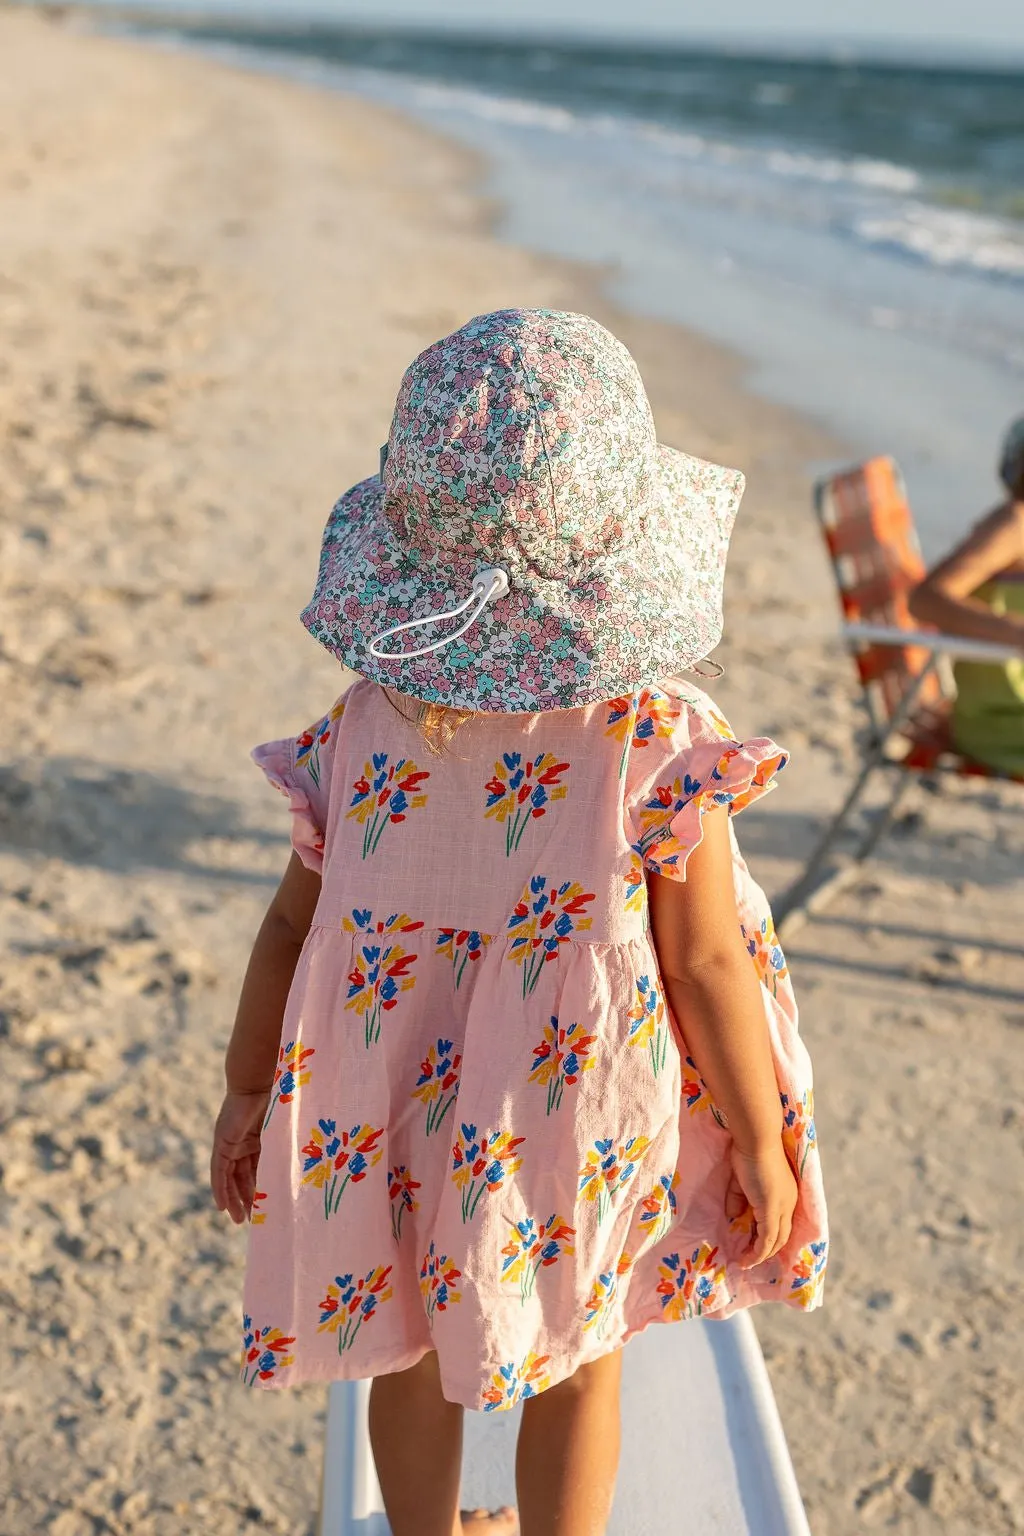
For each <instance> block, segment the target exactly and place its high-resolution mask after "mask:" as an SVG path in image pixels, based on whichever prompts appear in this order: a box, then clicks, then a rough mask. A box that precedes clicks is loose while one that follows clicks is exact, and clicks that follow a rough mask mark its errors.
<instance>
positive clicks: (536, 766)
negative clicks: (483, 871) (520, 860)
mask: <svg viewBox="0 0 1024 1536" xmlns="http://www.w3.org/2000/svg"><path fill="white" fill-rule="evenodd" d="M568 771H569V764H568V763H560V762H559V761H558V759H557V758H556V757H555V756H554V755H553V754H552V753H551V752H540V753H538V754H537V756H536V757H524V756H523V754H522V753H521V752H506V753H504V754H503V756H502V758H501V761H500V762H498V763H495V765H494V777H493V778H492V779H488V781H487V786H486V788H487V807H486V810H485V811H484V815H485V816H486V817H488V818H493V819H494V820H495V821H499V822H502V823H503V824H504V827H505V854H506V857H507V856H508V855H510V854H512V853H515V851H516V849H517V848H518V847H519V844H520V843H521V842H522V840H523V833H524V832H525V831H526V828H527V827H528V826H529V825H530V822H531V821H539V820H540V818H541V817H542V816H544V815H546V813H547V811H548V808H549V807H550V806H551V805H552V804H553V803H554V802H555V801H556V800H564V799H565V796H566V793H567V789H568V786H567V785H565V784H563V783H562V782H561V779H562V775H563V774H565V773H568Z"/></svg>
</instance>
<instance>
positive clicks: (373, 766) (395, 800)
mask: <svg viewBox="0 0 1024 1536" xmlns="http://www.w3.org/2000/svg"><path fill="white" fill-rule="evenodd" d="M429 778H430V774H429V773H428V772H427V770H426V769H421V768H417V766H416V764H415V763H414V762H413V761H412V760H411V759H410V758H405V757H402V758H399V760H398V761H397V762H396V763H392V762H391V761H390V759H389V758H388V754H387V753H386V752H374V754H373V758H372V761H371V762H368V763H367V764H366V765H365V766H364V768H363V772H362V776H361V777H360V778H358V779H357V780H356V782H355V783H354V784H353V786H352V788H353V790H354V791H355V793H354V794H353V796H352V800H351V807H350V809H349V810H348V811H346V813H345V815H346V818H347V819H348V820H350V821H351V820H353V819H354V820H356V821H358V822H359V824H360V826H361V827H362V829H363V858H364V859H367V858H369V857H370V855H371V854H373V853H376V851H377V848H378V845H379V843H380V840H381V838H382V837H383V835H384V829H385V828H386V827H389V826H396V825H397V824H398V823H399V822H402V821H405V819H406V817H407V815H408V814H409V812H410V811H418V810H420V809H421V808H422V807H423V806H425V805H426V803H427V796H426V792H425V791H423V790H421V789H420V785H421V784H422V783H423V782H424V781H425V780H426V779H429Z"/></svg>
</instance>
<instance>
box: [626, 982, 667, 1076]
mask: <svg viewBox="0 0 1024 1536" xmlns="http://www.w3.org/2000/svg"><path fill="white" fill-rule="evenodd" d="M636 995H637V1000H636V1002H635V1004H634V1005H633V1008H632V1010H631V1012H630V1015H629V1038H628V1040H627V1041H626V1044H627V1045H639V1046H644V1045H646V1046H647V1047H648V1049H649V1051H650V1057H651V1067H652V1069H653V1072H654V1075H655V1077H657V1076H658V1073H659V1072H660V1071H661V1070H662V1068H663V1067H664V1065H665V1057H666V1055H667V1054H668V1020H667V1017H666V1014H665V1001H664V998H663V997H662V995H661V993H660V992H659V991H658V988H657V985H656V984H655V983H654V982H653V981H651V980H650V979H649V978H648V977H646V976H638V977H637V981H636Z"/></svg>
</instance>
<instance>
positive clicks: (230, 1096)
mask: <svg viewBox="0 0 1024 1536" xmlns="http://www.w3.org/2000/svg"><path fill="white" fill-rule="evenodd" d="M319 895H320V876H319V875H317V874H313V873H312V872H311V871H310V870H308V869H307V868H306V867H305V865H304V864H303V863H302V861H301V859H300V858H299V856H298V854H295V853H293V854H292V857H291V861H290V863H289V865H288V868H287V869H286V871H285V875H284V879H283V880H282V881H281V884H280V885H279V886H278V889H277V894H276V895H275V897H274V899H273V901H272V902H271V903H270V907H269V909H268V911H267V915H266V917H265V918H264V919H263V925H262V927H261V928H260V931H259V934H258V936H257V939H256V943H255V945H254V946H253V951H252V956H251V958H250V960H249V967H248V970H247V971H246V973H245V981H244V982H243V984H242V995H241V997H240V999H239V1002H238V1012H237V1015H236V1017H235V1027H234V1031H233V1033H232V1035H231V1042H230V1044H229V1045H228V1051H227V1060H226V1062H225V1074H226V1077H227V1092H226V1093H225V1095H224V1102H223V1104H222V1105H221V1108H220V1114H219V1115H218V1116H217V1124H216V1127H215V1128H214V1133H213V1150H212V1153H211V1156H210V1185H211V1188H212V1189H213V1198H214V1200H215V1202H216V1205H217V1208H218V1210H221V1211H227V1213H228V1215H229V1216H230V1217H231V1219H232V1221H234V1222H243V1221H247V1220H248V1218H249V1212H250V1210H251V1207H252V1201H253V1195H254V1194H255V1191H256V1168H257V1165H258V1163H259V1155H260V1136H261V1133H262V1130H263V1117H264V1115H265V1113H266V1109H267V1101H268V1099H269V1098H270V1091H271V1088H272V1087H273V1083H274V1069H275V1067H276V1065H277V1053H278V1047H279V1043H280V1037H281V1025H282V1023H283V1021H284V1010H285V1004H286V1003H287V1001H288V991H289V988H290V987H291V984H292V977H293V976H294V975H295V967H296V965H297V964H298V959H299V954H300V952H301V949H302V946H303V943H304V942H305V939H306V935H307V933H308V932H309V925H310V923H311V922H312V921H313V913H314V911H315V909H316V904H317V900H318V898H319Z"/></svg>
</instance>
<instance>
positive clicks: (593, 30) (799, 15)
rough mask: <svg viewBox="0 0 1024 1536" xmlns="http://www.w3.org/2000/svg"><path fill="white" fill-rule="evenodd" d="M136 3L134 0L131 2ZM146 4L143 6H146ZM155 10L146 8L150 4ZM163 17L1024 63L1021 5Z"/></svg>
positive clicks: (339, 3)
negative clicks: (893, 52) (322, 21)
mask: <svg viewBox="0 0 1024 1536" xmlns="http://www.w3.org/2000/svg"><path fill="white" fill-rule="evenodd" d="M129 3H130V0H129ZM136 3H137V0H136ZM144 3H145V0H144ZM150 3H152V4H154V5H155V6H157V8H159V9H160V10H162V11H172V10H204V11H217V12H224V11H230V12H231V13H233V14H239V13H242V14H254V15H261V16H268V15H274V16H281V17H284V16H287V17H288V18H289V19H292V20H295V19H299V18H300V17H302V16H305V15H316V16H317V17H321V18H329V19H333V20H337V21H361V22H366V23H372V24H374V25H385V24H387V23H390V22H400V23H403V24H405V25H416V26H420V27H430V26H432V25H434V24H437V23H441V24H444V25H449V26H458V27H459V28H460V29H463V30H472V31H474V32H480V31H482V30H484V29H485V28H486V29H491V28H493V29H498V30H501V31H503V32H517V31H521V32H528V33H530V34H532V35H536V36H545V35H549V36H552V35H558V34H562V35H565V34H577V35H578V34H580V33H586V34H589V35H591V36H593V35H595V34H600V35H604V36H624V35H628V36H629V37H631V38H633V39H639V38H642V37H648V38H657V37H661V38H665V39H669V38H671V39H675V40H678V41H685V40H687V39H693V40H694V41H698V40H711V39H714V40H721V41H723V42H727V43H730V44H732V45H734V46H738V47H756V46H758V45H760V44H774V45H775V46H795V47H801V48H814V47H816V46H819V45H822V44H825V45H831V46H836V45H841V44H843V43H849V44H851V45H853V46H858V45H860V46H863V45H864V44H872V43H877V44H880V45H881V46H882V47H883V48H884V49H892V48H895V49H897V50H898V51H900V52H903V51H905V50H906V51H909V52H910V53H915V54H916V53H920V54H922V55H925V56H927V55H930V54H933V53H949V52H957V51H959V50H968V51H970V52H972V53H978V52H981V53H985V54H987V55H989V56H991V55H993V54H995V55H996V56H998V55H999V54H1000V53H1001V52H1003V51H1006V52H1007V53H1012V55H1013V56H1014V57H1015V58H1020V57H1022V56H1024V4H1021V3H1020V0H859V3H858V0H830V3H828V4H826V5H823V4H822V3H821V0H772V3H771V5H770V6H766V5H765V3H764V0H719V3H718V4H717V5H715V6H705V5H696V4H694V3H693V0H690V3H689V4H687V3H686V0H627V3H625V4H624V3H623V0H486V3H484V4H481V0H207V3H203V4H200V3H198V0H150Z"/></svg>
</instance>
